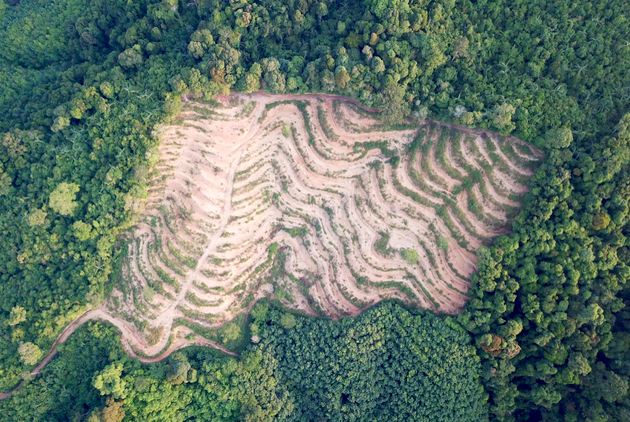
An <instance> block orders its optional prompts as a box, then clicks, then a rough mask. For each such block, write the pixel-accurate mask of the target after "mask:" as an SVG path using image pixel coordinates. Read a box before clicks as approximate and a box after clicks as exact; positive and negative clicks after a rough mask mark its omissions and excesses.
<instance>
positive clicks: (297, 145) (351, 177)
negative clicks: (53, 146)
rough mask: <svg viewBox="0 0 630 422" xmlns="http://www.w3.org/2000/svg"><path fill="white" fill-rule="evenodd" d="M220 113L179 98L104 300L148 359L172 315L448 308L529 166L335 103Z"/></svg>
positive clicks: (215, 318) (215, 321) (242, 99)
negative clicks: (262, 308)
mask: <svg viewBox="0 0 630 422" xmlns="http://www.w3.org/2000/svg"><path fill="white" fill-rule="evenodd" d="M223 103H224V104H223V106H220V107H210V106H207V105H204V104H200V103H193V102H187V103H186V105H185V106H184V107H183V113H182V115H181V119H180V121H179V122H176V123H177V124H175V125H172V126H169V127H167V128H165V129H164V133H163V143H162V147H161V149H160V161H159V162H158V164H157V166H156V167H155V169H154V171H153V172H152V174H151V175H150V177H151V187H150V193H149V200H148V203H147V205H146V209H145V211H144V212H143V215H142V217H141V222H140V223H139V224H137V225H136V226H135V227H134V228H133V236H132V240H131V241H130V243H129V254H128V259H127V260H126V264H125V266H124V268H123V279H124V282H123V285H124V287H120V286H119V287H120V289H119V288H116V289H115V290H114V293H113V295H112V298H111V299H110V300H109V301H108V303H107V304H106V307H107V312H108V313H111V314H112V315H114V316H116V317H120V318H121V319H126V320H128V321H136V322H139V323H140V324H139V326H141V327H143V328H144V333H143V334H141V331H137V332H136V334H135V335H136V336H138V338H137V339H135V341H133V342H132V343H134V344H136V345H138V344H140V345H141V349H142V351H143V352H144V353H146V354H148V355H154V354H157V353H158V352H160V351H161V350H163V349H164V347H166V345H167V342H168V339H169V334H170V333H171V332H172V331H173V329H174V328H175V325H177V320H178V318H183V319H186V320H188V321H189V323H191V324H197V325H200V326H203V327H211V326H218V325H220V324H222V323H224V322H226V321H229V320H231V319H232V318H233V317H234V316H235V315H236V314H238V313H240V312H242V311H243V310H244V309H247V308H248V307H249V306H250V305H252V304H253V303H254V302H255V301H256V300H257V299H259V298H261V297H265V296H270V295H275V297H276V298H277V299H280V300H281V301H282V302H283V303H284V304H285V305H286V306H287V307H289V308H294V309H298V310H301V311H303V312H305V313H307V314H312V315H315V314H319V315H327V316H331V317H340V316H344V315H356V314H357V313H358V312H359V311H360V310H361V309H363V308H365V307H366V306H369V305H372V304H374V303H376V302H378V301H380V300H383V299H387V298H398V299H401V300H403V301H405V302H408V303H411V304H414V305H416V306H422V307H425V308H430V309H434V310H439V311H441V312H447V313H455V312H457V311H458V310H459V309H461V307H462V305H463V304H464V302H465V300H466V296H465V293H466V290H467V286H468V282H467V277H468V276H470V274H471V273H472V272H473V271H475V269H476V266H475V262H476V257H475V254H474V252H475V250H476V249H478V248H479V247H480V246H482V245H484V244H486V243H487V242H488V241H489V239H491V238H492V237H493V236H496V235H498V234H500V233H504V232H506V231H507V230H508V228H509V218H510V216H511V215H513V214H514V213H515V211H516V209H517V208H518V206H519V202H518V201H519V199H520V197H521V196H522V194H523V193H524V192H526V181H527V178H528V177H529V176H531V175H532V174H533V171H532V169H533V168H534V167H535V165H536V162H537V160H539V159H540V158H541V154H540V153H539V152H538V151H536V150H533V149H532V148H530V147H529V146H527V145H525V144H524V143H523V142H521V141H519V140H517V139H514V138H507V137H500V136H498V135H494V134H486V133H482V132H474V131H470V130H465V129H463V128H455V127H450V126H446V125H439V124H437V123H434V122H419V123H418V122H414V123H412V122H408V123H406V124H404V125H397V126H396V127H393V126H391V125H387V124H385V123H383V122H381V121H378V120H377V119H376V118H375V116H374V115H373V114H371V113H370V111H369V110H365V109H362V108H360V107H359V106H358V105H356V104H354V103H352V102H348V101H346V100H345V99H343V98H341V97H332V96H315V95H307V96H270V95H264V94H254V95H233V96H231V97H229V98H226V99H224V102H223ZM123 291H124V293H123ZM143 321H146V322H143ZM130 332H131V331H130ZM143 335H144V336H146V338H149V337H150V338H151V340H150V341H148V340H146V339H145V338H141V337H142V336H143Z"/></svg>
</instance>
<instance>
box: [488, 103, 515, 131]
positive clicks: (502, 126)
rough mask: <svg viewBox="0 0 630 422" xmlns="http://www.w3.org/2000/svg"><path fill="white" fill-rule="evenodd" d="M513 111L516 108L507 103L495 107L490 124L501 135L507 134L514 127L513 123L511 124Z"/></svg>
mask: <svg viewBox="0 0 630 422" xmlns="http://www.w3.org/2000/svg"><path fill="white" fill-rule="evenodd" d="M515 111H516V108H514V106H513V105H512V104H509V103H503V104H500V105H497V106H496V107H495V109H494V117H493V118H492V123H493V124H494V126H495V127H496V128H497V129H498V130H499V132H501V133H502V134H508V133H510V132H512V131H513V130H514V128H515V127H516V126H515V125H514V123H512V116H513V115H514V112H515Z"/></svg>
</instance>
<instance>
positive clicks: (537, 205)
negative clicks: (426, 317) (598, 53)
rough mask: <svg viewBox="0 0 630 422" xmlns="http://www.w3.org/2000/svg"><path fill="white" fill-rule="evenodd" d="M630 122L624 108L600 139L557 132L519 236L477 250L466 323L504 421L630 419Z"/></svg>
mask: <svg viewBox="0 0 630 422" xmlns="http://www.w3.org/2000/svg"><path fill="white" fill-rule="evenodd" d="M629 129H630V115H626V116H625V117H624V118H623V119H622V120H621V121H620V122H619V124H618V125H617V127H616V130H615V133H614V135H611V136H606V137H602V138H601V139H600V140H599V142H597V143H594V144H592V145H590V146H587V145H584V146H580V145H575V144H572V143H571V140H572V137H571V133H570V132H569V133H565V132H560V131H556V132H553V133H551V134H550V139H549V142H548V144H549V149H548V150H547V151H546V152H547V155H548V158H547V160H546V162H545V163H544V164H543V165H542V166H541V167H540V168H539V169H538V171H537V173H536V176H535V178H534V181H533V183H532V187H531V189H532V190H531V193H530V194H529V195H528V196H527V197H526V198H525V207H524V208H523V210H522V212H521V213H520V215H519V216H518V217H517V218H516V221H515V223H514V227H513V229H514V233H513V234H511V235H510V236H502V237H499V238H498V239H497V240H496V241H495V244H494V246H493V247H491V248H490V249H483V250H481V251H480V252H479V256H480V262H479V272H478V273H476V274H474V275H473V277H472V287H471V292H470V293H471V296H472V300H471V302H470V304H469V306H468V307H467V309H466V311H465V312H464V313H463V314H462V315H460V316H459V320H460V322H462V324H463V325H464V326H465V327H466V328H467V329H468V330H469V331H470V332H472V333H473V334H475V336H476V340H477V344H478V345H479V346H480V347H481V349H482V350H483V351H484V352H485V353H482V358H483V360H484V362H483V371H482V377H483V378H484V383H485V385H486V388H487V389H488V390H489V392H490V393H491V394H490V404H491V412H492V413H493V414H494V416H495V417H496V419H497V420H534V419H531V418H542V419H543V420H565V419H563V416H562V415H567V416H566V417H567V419H566V420H571V421H578V420H588V419H585V418H590V420H623V419H618V415H620V414H626V415H627V414H628V413H627V412H628V411H630V407H629V406H628V405H629V404H630V403H629V402H628V395H627V390H628V375H630V373H629V372H628V371H627V368H626V366H625V365H619V363H618V362H620V359H621V356H627V353H628V343H627V340H626V337H627V328H628V326H627V324H628V314H627V311H625V309H624V308H625V306H626V305H627V303H628V302H627V300H625V297H626V294H627V293H626V290H625V289H627V282H628V280H629V279H630V270H628V264H629V263H630V262H629V261H628V258H630V256H629V254H628V250H627V245H628V243H627V240H626V239H627V230H626V226H627V224H628V218H629V216H628V200H630V189H629V188H628V180H629V179H628V174H627V165H628V163H629V162H630V130H629ZM602 215H604V216H606V217H607V218H602V217H601V216H602ZM611 215H614V217H610V216H611ZM620 294H622V295H623V296H621V297H620V296H619V295H620ZM622 310H623V311H622ZM620 311H622V312H621V313H620ZM497 339H498V340H497ZM495 340H497V341H496V343H495ZM624 353H626V355H624ZM532 411H535V414H534V415H532ZM595 414H597V415H599V416H597V417H595V416H593V415H595ZM598 418H601V419H598Z"/></svg>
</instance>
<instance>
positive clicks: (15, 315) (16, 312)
mask: <svg viewBox="0 0 630 422" xmlns="http://www.w3.org/2000/svg"><path fill="white" fill-rule="evenodd" d="M24 321H26V309H24V308H23V307H21V306H14V307H13V309H11V314H10V315H9V320H8V321H7V324H9V325H10V326H14V325H18V324H19V323H20V322H24Z"/></svg>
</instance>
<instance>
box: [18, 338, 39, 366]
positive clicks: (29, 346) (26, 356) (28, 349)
mask: <svg viewBox="0 0 630 422" xmlns="http://www.w3.org/2000/svg"><path fill="white" fill-rule="evenodd" d="M18 353H19V354H20V358H21V359H22V362H24V364H25V365H35V364H36V363H37V362H39V360H40V359H41V358H42V356H43V353H42V351H41V349H40V348H39V347H38V346H37V345H36V344H33V343H31V342H30V341H27V342H25V343H20V346H19V347H18Z"/></svg>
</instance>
